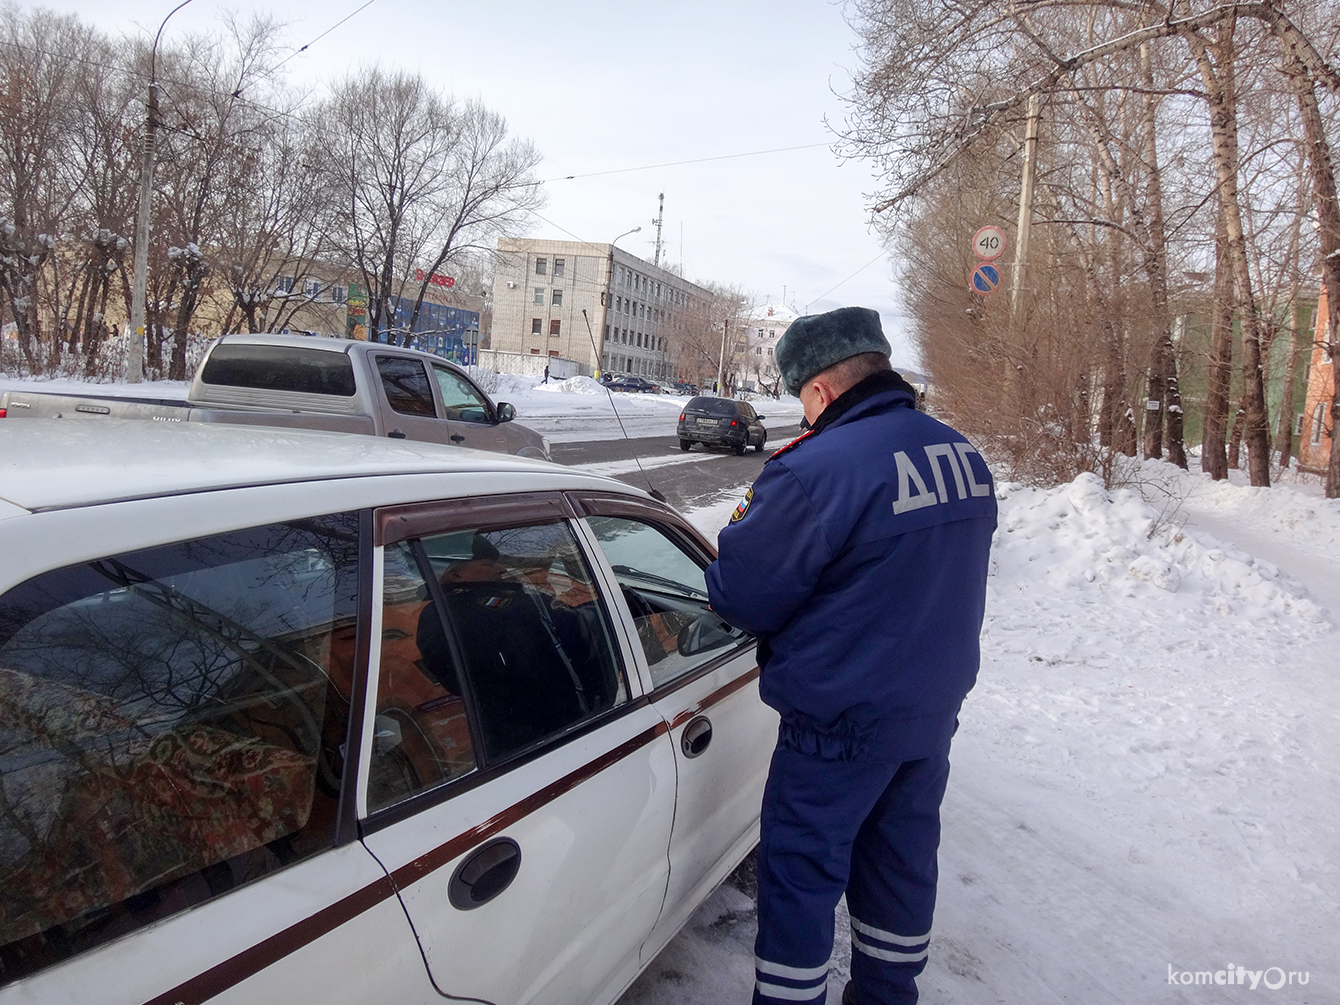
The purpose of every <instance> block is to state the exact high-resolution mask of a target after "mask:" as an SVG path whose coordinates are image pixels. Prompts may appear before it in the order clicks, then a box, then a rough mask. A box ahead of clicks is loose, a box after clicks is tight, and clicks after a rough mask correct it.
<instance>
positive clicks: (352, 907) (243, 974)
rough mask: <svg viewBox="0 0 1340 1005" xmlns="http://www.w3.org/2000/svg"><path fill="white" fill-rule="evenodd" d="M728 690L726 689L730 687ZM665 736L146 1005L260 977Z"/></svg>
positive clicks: (555, 786) (646, 738)
mask: <svg viewBox="0 0 1340 1005" xmlns="http://www.w3.org/2000/svg"><path fill="white" fill-rule="evenodd" d="M746 676H748V675H746ZM729 686H730V685H727V687H729ZM722 690H725V689H724V688H723V689H722ZM666 732H668V727H667V726H666V724H665V722H664V721H661V722H657V723H656V724H655V725H653V726H649V727H648V728H646V729H644V730H643V731H642V732H641V733H638V734H637V735H636V736H634V737H632V738H631V739H628V740H625V741H624V742H623V743H621V744H619V745H618V746H617V747H613V748H612V749H610V750H607V751H606V752H605V753H603V754H601V755H600V756H599V757H597V758H595V759H594V760H592V761H589V762H587V763H586V764H584V765H582V766H581V767H580V768H578V769H577V770H575V771H571V772H569V773H568V774H566V775H564V776H563V777H562V778H560V779H558V780H557V781H555V782H552V783H550V784H549V785H546V786H545V787H544V788H542V789H540V790H539V791H538V792H534V793H532V794H531V795H529V796H527V797H526V798H525V799H522V800H521V801H520V802H517V803H514V804H513V805H512V806H509V807H508V808H507V809H505V810H503V811H502V812H501V813H498V814H497V815H495V816H494V817H492V818H491V819H489V820H486V821H485V822H484V823H482V824H480V825H479V826H477V827H472V828H470V830H468V831H466V832H465V833H463V834H458V835H457V836H456V837H454V838H452V839H451V840H450V841H447V842H446V843H445V844H442V845H439V846H438V847H437V848H434V849H433V850H432V851H430V852H428V853H427V854H425V855H421V856H419V857H418V858H416V859H414V861H412V862H410V863H408V864H407V865H403V866H401V867H400V868H399V869H397V870H396V871H395V872H393V873H392V874H391V877H390V878H382V879H379V880H377V881H376V882H373V883H369V884H368V885H367V886H365V887H363V888H362V889H361V890H358V891H356V892H354V893H351V894H350V895H349V896H347V897H344V898H343V899H341V900H337V901H336V902H335V903H333V904H331V905H329V906H328V907H323V908H322V909H321V910H319V911H317V912H316V913H315V914H312V915H310V916H309V917H306V918H304V919H303V920H302V921H299V922H297V923H296V924H294V925H290V926H289V927H288V928H286V929H284V930H283V931H281V932H276V933H275V934H274V935H272V936H270V937H269V938H268V939H265V940H264V941H263V942H258V943H257V944H256V945H254V946H252V947H251V948H250V949H244V950H243V951H242V952H240V953H238V954H237V955H236V956H233V957H230V958H229V959H226V960H224V961H223V962H222V963H220V964H218V965H217V966H214V967H211V968H210V969H209V970H206V971H205V972H204V973H201V974H197V975H196V976H195V977H192V978H191V979H190V980H188V981H185V982H183V983H181V984H178V985H177V986H176V987H175V988H172V989H171V990H170V991H165V992H163V993H162V994H161V995H159V996H158V997H156V998H151V999H150V1000H149V1001H147V1002H146V1003H145V1005H201V1003H203V1002H206V1001H208V1000H209V999H210V998H213V997H214V996H215V995H219V994H222V993H223V992H224V991H227V990H228V989H229V988H231V987H233V986H234V985H237V984H240V983H241V982H242V981H244V980H246V979H247V978H248V977H251V976H252V975H254V974H257V973H260V971H262V970H264V969H265V968H266V967H268V966H270V964H272V963H276V962H278V961H279V960H281V959H283V958H284V957H285V956H288V955H290V954H292V953H296V952H297V951H298V950H299V949H302V948H303V947H304V946H306V945H309V944H310V943H312V942H315V941H316V940H317V939H319V938H321V937H322V936H323V935H327V934H329V933H330V932H333V931H334V930H335V929H337V928H339V927H340V926H341V925H343V924H345V923H346V922H348V921H352V920H353V919H354V918H356V917H357V916H358V915H360V914H362V913H363V912H364V911H368V910H371V909H372V908H374V907H376V906H377V905H378V904H380V903H381V902H382V901H384V900H387V899H388V898H390V897H394V896H395V895H396V892H397V890H398V889H399V888H403V887H404V886H407V885H409V884H410V883H414V882H416V881H418V880H419V879H422V878H423V877H424V876H426V875H428V874H429V873H431V872H433V871H434V870H435V869H439V868H441V867H442V866H444V865H446V864H447V863H448V862H450V861H452V860H453V859H454V858H456V857H458V856H459V855H461V854H463V853H464V852H466V851H468V850H469V849H470V848H472V847H474V846H475V845H476V844H478V843H479V842H481V841H484V840H487V839H488V838H490V837H492V836H493V835H494V834H496V833H498V832H499V831H500V830H502V829H503V828H505V827H508V826H510V825H512V824H514V823H516V822H517V821H518V820H520V819H521V818H523V817H525V816H526V815H527V814H529V813H533V812H535V811H536V810H538V809H539V808H540V807H542V806H544V805H546V804H548V803H551V802H553V801H554V800H555V799H557V798H558V797H559V796H561V795H563V793H565V792H568V791H569V790H571V789H574V788H576V787H577V786H578V785H580V784H581V783H582V782H584V781H586V780H587V779H588V778H591V777H592V776H594V775H597V774H599V773H600V772H601V771H603V770H605V769H606V768H608V767H610V765H612V764H615V763H617V762H618V761H621V760H623V759H624V758H625V757H628V756H629V755H630V754H632V753H634V752H635V751H637V750H638V749H639V748H641V747H644V746H646V745H647V744H648V743H651V742H652V741H653V740H655V739H656V738H657V737H658V736H661V735H663V734H664V733H666Z"/></svg>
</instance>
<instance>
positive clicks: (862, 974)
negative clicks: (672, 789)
mask: <svg viewBox="0 0 1340 1005" xmlns="http://www.w3.org/2000/svg"><path fill="white" fill-rule="evenodd" d="M889 353H890V347H889V343H888V341H887V340H886V339H885V337H884V333H883V330H882V329H881V326H880V320H879V315H878V314H877V313H876V312H875V311H872V310H867V309H865V308H860V307H844V308H842V309H840V310H836V311H830V312H828V313H827V314H817V315H809V316H806V317H802V318H799V319H798V320H796V321H795V322H793V323H792V324H791V326H790V328H788V329H787V331H786V334H785V335H783V336H782V338H781V339H780V340H779V341H778V343H777V350H776V360H777V366H778V369H779V370H780V372H781V375H782V379H783V380H784V382H785V384H786V390H787V391H788V392H789V393H791V394H795V395H797V396H799V398H800V400H801V403H802V405H803V406H804V409H805V418H806V420H807V421H808V422H809V424H810V426H811V428H810V429H809V431H807V432H806V433H804V434H803V435H802V436H800V437H799V438H798V439H796V440H794V441H793V442H792V443H790V444H789V445H788V446H786V447H784V448H782V449H781V450H779V451H777V453H776V454H774V455H773V456H772V458H771V459H770V460H769V462H768V463H767V464H766V465H765V466H764V468H763V472H762V473H761V474H760V475H759V477H758V479H757V481H755V482H754V485H753V487H752V488H751V489H750V491H749V493H748V494H747V495H746V496H745V499H744V501H743V502H742V503H741V505H740V506H739V507H737V509H736V511H735V513H734V515H732V517H731V521H730V523H729V524H727V526H726V528H725V529H724V530H722V532H721V535H720V538H719V544H720V557H719V558H718V560H717V561H716V562H714V563H713V564H712V566H711V567H710V568H709V569H708V571H707V586H708V592H709V594H710V597H711V603H712V607H713V609H714V610H715V611H716V612H717V613H718V614H720V615H721V616H722V617H723V618H725V619H726V620H727V621H728V622H730V623H731V624H732V625H734V626H735V627H737V628H743V629H745V630H746V631H748V632H751V633H753V634H754V635H756V636H757V637H758V661H759V667H760V669H761V671H762V672H761V676H760V678H759V693H760V695H761V696H762V698H763V700H764V701H765V702H766V703H767V704H769V705H770V706H772V707H773V708H775V709H776V710H777V711H778V713H780V715H781V725H780V727H779V730H778V738H777V747H776V749H775V751H774V752H773V758H772V765H771V768H770V770H769V773H768V782H767V786H766V788H765V791H764V795H763V809H762V833H761V836H760V841H759V848H758V881H759V892H758V938H757V941H756V943H755V984H754V1002H755V1003H765V1005H782V1003H785V1005H795V1003H796V1002H817V1003H823V1002H825V1001H826V993H827V982H828V970H829V962H830V959H831V956H832V951H833V938H834V931H833V929H834V911H835V909H836V907H837V903H838V900H839V899H840V898H841V897H842V894H843V893H844V892H845V893H846V895H847V907H848V909H849V911H850V914H851V941H852V968H851V976H852V980H851V982H850V983H849V984H848V985H847V988H846V992H845V993H844V995H843V1002H844V1005H853V1003H856V1005H875V1003H878V1005H912V1003H914V1002H916V1000H917V988H916V977H917V975H918V974H920V973H921V971H922V970H923V969H924V968H925V966H926V959H927V954H928V952H929V945H930V938H931V918H932V914H933V912H934V909H935V887H936V879H937V871H936V851H937V849H938V847H939V842H940V802H941V800H942V798H943V797H944V792H945V784H946V782H947V780H948V776H949V744H950V739H951V737H952V736H953V735H954V731H955V730H956V729H957V728H958V712H959V707H960V706H961V704H962V702H963V698H964V696H965V695H967V693H968V691H969V690H970V689H971V688H972V686H973V684H974V683H975V681H976V678H977V668H978V662H979V652H980V650H979V642H978V637H979V634H980V632H981V626H982V615H983V608H984V605H985V596H986V574H987V561H988V554H989V551H990V547H991V535H992V533H993V531H994V530H995V526H996V499H995V492H994V486H993V484H992V480H991V474H990V472H989V471H988V470H987V467H986V464H985V463H984V462H983V460H982V458H981V457H980V456H979V455H978V454H977V451H976V450H974V449H973V447H972V446H971V445H970V444H969V443H968V441H967V440H966V439H964V437H963V436H962V435H960V434H959V433H957V432H956V431H954V430H953V429H951V428H950V427H949V426H947V425H945V424H944V423H942V422H938V421H937V420H935V419H933V418H931V417H930V416H928V415H926V414H925V413H924V412H919V411H917V410H916V408H915V407H914V405H915V402H916V391H915V390H914V389H913V388H912V387H911V386H910V385H909V384H907V382H906V381H904V380H903V379H902V377H900V376H899V375H898V374H897V373H895V372H894V371H893V369H892V368H891V366H890V363H889Z"/></svg>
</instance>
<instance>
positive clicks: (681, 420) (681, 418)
mask: <svg viewBox="0 0 1340 1005" xmlns="http://www.w3.org/2000/svg"><path fill="white" fill-rule="evenodd" d="M679 421H680V422H683V421H684V413H683V412H680V413H679Z"/></svg>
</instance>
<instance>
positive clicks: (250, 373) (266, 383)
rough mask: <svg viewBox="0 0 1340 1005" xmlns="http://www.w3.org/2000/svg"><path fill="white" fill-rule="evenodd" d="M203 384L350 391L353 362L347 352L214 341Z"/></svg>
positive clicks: (349, 393)
mask: <svg viewBox="0 0 1340 1005" xmlns="http://www.w3.org/2000/svg"><path fill="white" fill-rule="evenodd" d="M201 379H202V380H203V381H204V382H205V383H206V384H223V385H226V386H228V387H255V388H260V389H262V390H265V391H296V392H299V393H302V394H338V395H340V396H342V397H345V398H352V397H353V395H354V364H353V362H352V361H351V360H350V359H349V356H348V354H347V353H342V352H331V351H330V350H328V349H302V348H299V347H297V346H280V345H229V344H227V343H224V344H223V345H217V346H215V347H214V351H213V352H211V353H210V354H209V359H208V361H206V363H205V372H204V373H203V374H202V375H201Z"/></svg>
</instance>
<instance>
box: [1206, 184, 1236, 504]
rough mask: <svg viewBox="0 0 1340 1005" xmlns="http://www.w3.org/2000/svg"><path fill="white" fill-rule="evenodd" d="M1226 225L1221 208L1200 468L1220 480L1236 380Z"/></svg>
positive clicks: (1225, 463) (1225, 467) (1224, 469)
mask: <svg viewBox="0 0 1340 1005" xmlns="http://www.w3.org/2000/svg"><path fill="white" fill-rule="evenodd" d="M1223 224H1224V214H1223V211H1222V209H1221V210H1220V212H1219V224H1218V227H1217V230H1216V234H1215V249H1214V322H1213V328H1212V329H1211V334H1210V358H1209V362H1208V365H1207V366H1206V373H1205V378H1206V389H1205V434H1204V436H1203V437H1202V438H1201V445H1200V468H1201V470H1202V471H1205V472H1207V473H1208V474H1209V476H1210V477H1211V478H1213V479H1215V480H1216V481H1218V480H1220V479H1223V478H1227V477H1228V457H1227V456H1226V455H1225V453H1224V441H1225V439H1227V437H1228V392H1229V385H1230V383H1231V382H1232V379H1233V304H1232V298H1231V295H1230V292H1229V279H1228V269H1227V267H1226V265H1225V263H1224V257H1225V243H1224V239H1223V233H1224V231H1223Z"/></svg>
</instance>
